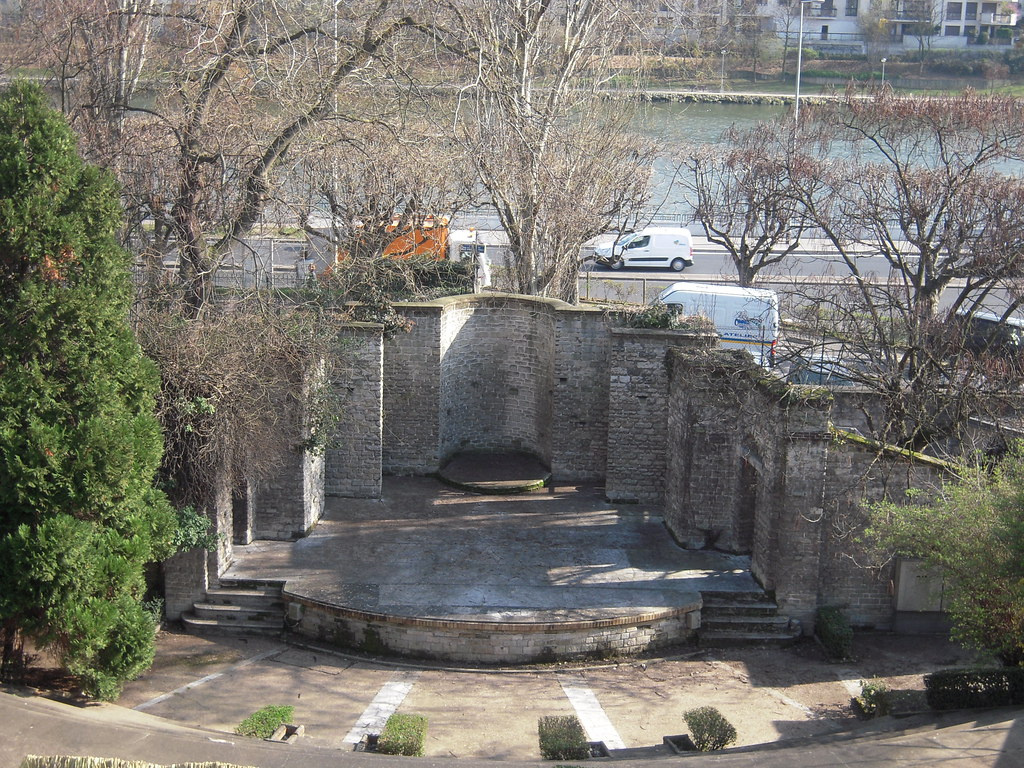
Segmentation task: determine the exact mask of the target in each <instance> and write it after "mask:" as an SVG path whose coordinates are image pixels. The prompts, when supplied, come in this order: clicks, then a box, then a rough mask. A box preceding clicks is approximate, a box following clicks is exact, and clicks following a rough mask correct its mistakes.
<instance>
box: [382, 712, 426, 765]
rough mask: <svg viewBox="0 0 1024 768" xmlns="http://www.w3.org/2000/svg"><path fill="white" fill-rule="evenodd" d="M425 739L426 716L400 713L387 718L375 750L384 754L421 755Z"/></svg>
mask: <svg viewBox="0 0 1024 768" xmlns="http://www.w3.org/2000/svg"><path fill="white" fill-rule="evenodd" d="M426 739H427V718H425V717H424V716H423V715H400V714H398V713H397V712H396V713H395V714H393V715H392V716H391V717H389V718H388V721H387V722H386V723H385V724H384V730H383V731H381V734H380V736H379V737H378V738H377V751H378V752H380V753H382V754H385V755H404V756H406V757H422V756H423V745H424V742H425V741H426Z"/></svg>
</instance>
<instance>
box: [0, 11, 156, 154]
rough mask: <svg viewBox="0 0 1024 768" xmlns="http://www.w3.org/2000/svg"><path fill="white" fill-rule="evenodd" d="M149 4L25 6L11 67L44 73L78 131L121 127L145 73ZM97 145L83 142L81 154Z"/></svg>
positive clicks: (151, 28)
mask: <svg viewBox="0 0 1024 768" xmlns="http://www.w3.org/2000/svg"><path fill="white" fill-rule="evenodd" d="M155 16H156V14H155V2H154V0H23V2H22V3H21V12H20V14H18V15H17V17H16V21H15V23H16V25H17V26H18V27H19V31H20V35H19V36H20V38H21V40H22V45H20V46H11V47H9V48H8V50H9V51H11V52H12V53H13V55H12V56H11V60H10V61H8V62H7V64H8V66H12V67H18V66H31V67H33V68H36V69H42V70H43V72H44V76H45V77H46V78H47V79H48V82H49V85H51V86H52V87H53V89H54V90H55V91H56V93H57V98H58V103H59V106H60V109H61V111H62V112H64V113H65V114H66V115H68V116H69V117H70V118H71V120H72V122H73V124H74V125H75V127H76V128H77V129H78V130H79V131H93V130H96V126H95V125H93V123H97V122H98V123H99V124H102V125H104V127H105V128H107V129H111V128H112V129H114V130H115V132H116V130H117V129H119V128H120V126H121V123H122V120H123V116H124V109H125V107H126V106H127V105H128V103H129V102H130V101H131V99H132V96H133V95H134V94H135V91H136V89H137V87H138V84H139V78H140V77H141V75H142V72H143V69H144V67H145V66H146V63H147V58H148V55H149V52H150V47H151V42H152V37H153V32H154V20H155ZM94 146H95V144H94V143H87V144H86V148H87V149H90V148H93V147H94Z"/></svg>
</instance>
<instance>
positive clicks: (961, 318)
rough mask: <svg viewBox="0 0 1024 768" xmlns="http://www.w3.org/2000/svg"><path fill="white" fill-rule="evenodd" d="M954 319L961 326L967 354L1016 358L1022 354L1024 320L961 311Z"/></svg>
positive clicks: (988, 313)
mask: <svg viewBox="0 0 1024 768" xmlns="http://www.w3.org/2000/svg"><path fill="white" fill-rule="evenodd" d="M956 319H957V321H958V322H959V323H961V324H962V328H963V340H964V348H965V349H967V350H968V351H969V352H973V353H975V354H978V353H980V352H991V353H994V354H1000V355H1004V356H1011V357H1012V356H1017V355H1020V354H1021V353H1022V352H1024V320H1022V319H1021V318H1019V317H1012V316H1011V317H1007V318H1006V319H1005V320H1004V319H1003V317H1002V316H1001V315H997V314H995V313H992V312H968V311H966V310H961V311H960V312H958V313H957V316H956Z"/></svg>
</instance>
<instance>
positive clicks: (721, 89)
mask: <svg viewBox="0 0 1024 768" xmlns="http://www.w3.org/2000/svg"><path fill="white" fill-rule="evenodd" d="M718 92H719V93H725V48H723V49H722V79H721V80H720V81H719V83H718Z"/></svg>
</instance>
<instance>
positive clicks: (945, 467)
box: [829, 424, 960, 477]
mask: <svg viewBox="0 0 1024 768" xmlns="http://www.w3.org/2000/svg"><path fill="white" fill-rule="evenodd" d="M829 431H830V432H831V433H832V436H833V438H835V439H836V440H837V441H841V442H844V443H850V444H852V445H855V446H857V447H859V448H865V449H869V450H872V451H875V452H876V453H881V454H883V455H885V456H890V457H892V458H898V459H905V460H907V461H910V462H912V463H914V464H924V465H925V466H928V467H932V468H933V469H938V470H940V471H942V472H946V473H948V474H951V475H954V476H957V477H959V474H960V473H959V472H958V471H957V466H956V464H953V463H952V462H949V461H946V460H945V459H938V458H936V457H934V456H929V455H927V454H924V453H919V452H918V451H912V450H910V449H909V448H900V447H899V446H898V445H890V444H889V443H882V442H879V441H878V440H872V439H871V438H870V437H864V435H860V434H857V433H856V432H850V431H848V430H845V429H841V428H839V427H836V426H834V425H832V424H830V425H829Z"/></svg>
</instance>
